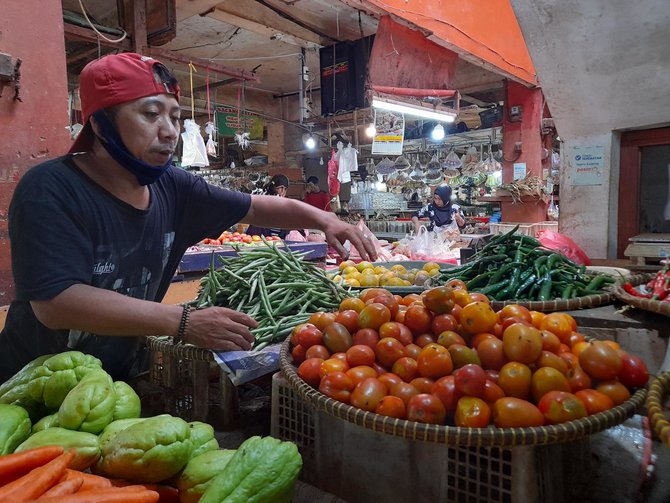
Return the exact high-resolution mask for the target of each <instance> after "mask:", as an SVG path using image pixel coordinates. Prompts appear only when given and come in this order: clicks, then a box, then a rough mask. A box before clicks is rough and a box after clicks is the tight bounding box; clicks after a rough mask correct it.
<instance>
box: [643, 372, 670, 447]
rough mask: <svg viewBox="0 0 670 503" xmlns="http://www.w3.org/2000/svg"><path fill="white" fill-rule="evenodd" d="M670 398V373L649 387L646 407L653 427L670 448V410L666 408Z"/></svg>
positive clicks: (664, 374) (665, 373)
mask: <svg viewBox="0 0 670 503" xmlns="http://www.w3.org/2000/svg"><path fill="white" fill-rule="evenodd" d="M669 397H670V372H664V373H662V374H661V375H659V376H658V377H656V378H655V379H654V380H653V381H652V382H651V384H650V385H649V394H648V395H647V404H646V405H647V415H648V416H649V420H650V422H651V427H652V428H653V430H654V431H655V432H656V435H658V437H659V438H660V439H661V441H662V442H663V443H664V444H665V445H667V446H668V447H670V421H669V419H670V409H669V408H668V407H665V403H666V401H667V400H668V398H669ZM664 410H665V412H664Z"/></svg>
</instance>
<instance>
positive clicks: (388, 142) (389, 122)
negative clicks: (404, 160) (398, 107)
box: [372, 110, 405, 155]
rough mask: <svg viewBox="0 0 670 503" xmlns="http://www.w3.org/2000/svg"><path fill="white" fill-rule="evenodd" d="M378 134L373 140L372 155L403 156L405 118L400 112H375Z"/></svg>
mask: <svg viewBox="0 0 670 503" xmlns="http://www.w3.org/2000/svg"><path fill="white" fill-rule="evenodd" d="M375 129H376V133H375V136H374V138H373V139H372V153H373V154H381V155H400V154H402V144H403V140H404V139H405V116H404V115H403V114H401V113H398V112H387V111H381V110H375Z"/></svg>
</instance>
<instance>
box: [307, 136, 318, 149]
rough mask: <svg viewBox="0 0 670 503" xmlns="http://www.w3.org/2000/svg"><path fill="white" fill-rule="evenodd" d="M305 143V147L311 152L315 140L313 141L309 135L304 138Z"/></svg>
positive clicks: (312, 137)
mask: <svg viewBox="0 0 670 503" xmlns="http://www.w3.org/2000/svg"><path fill="white" fill-rule="evenodd" d="M304 141H305V147H306V148H307V149H309V150H313V149H314V147H316V140H315V139H314V136H312V134H311V133H310V134H309V136H307V135H306V136H305V138H304Z"/></svg>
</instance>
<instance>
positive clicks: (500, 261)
mask: <svg viewBox="0 0 670 503" xmlns="http://www.w3.org/2000/svg"><path fill="white" fill-rule="evenodd" d="M517 229H518V226H516V227H515V228H514V229H512V230H511V231H509V232H508V233H506V234H500V235H497V236H495V237H494V238H493V239H491V241H490V242H489V243H488V244H487V245H486V246H484V248H482V249H481V250H480V251H479V252H478V253H476V254H475V255H474V256H473V257H472V259H471V260H470V262H468V263H467V264H465V265H463V266H461V267H455V268H451V269H446V270H445V271H443V272H442V274H441V275H440V276H439V279H438V283H440V284H444V283H446V282H447V281H449V280H451V279H460V280H462V281H464V282H465V284H466V285H467V287H468V290H470V291H474V292H481V293H483V294H485V295H487V296H489V297H490V298H492V299H494V300H498V301H503V300H530V301H536V300H540V301H544V300H554V299H573V298H575V297H583V296H586V295H596V294H602V293H604V292H603V290H602V288H603V287H605V286H607V285H608V284H610V283H613V282H614V278H612V277H611V276H609V275H606V274H587V273H586V266H579V265H577V264H575V263H574V262H573V261H571V260H570V259H568V258H567V257H566V256H565V255H562V254H561V253H557V252H555V251H552V250H549V249H546V248H544V247H543V246H542V243H540V242H539V241H538V240H537V239H535V238H533V237H530V236H522V235H517V234H515V232H516V230H517Z"/></svg>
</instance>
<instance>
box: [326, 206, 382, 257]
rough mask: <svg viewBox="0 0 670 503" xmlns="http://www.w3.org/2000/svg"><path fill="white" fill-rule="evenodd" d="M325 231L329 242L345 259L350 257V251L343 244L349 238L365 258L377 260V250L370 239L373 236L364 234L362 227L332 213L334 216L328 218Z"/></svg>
mask: <svg viewBox="0 0 670 503" xmlns="http://www.w3.org/2000/svg"><path fill="white" fill-rule="evenodd" d="M323 231H324V232H325V233H326V241H327V242H328V244H329V245H330V246H332V247H333V248H335V250H337V253H338V254H339V255H340V257H342V258H343V259H344V260H346V259H348V258H349V253H347V250H346V249H345V248H344V246H343V245H344V242H345V241H347V240H349V242H350V243H351V244H352V246H354V247H355V248H356V250H358V253H359V254H360V256H361V258H362V259H363V260H369V261H371V262H374V261H375V260H377V250H375V247H374V245H373V244H372V240H371V239H370V238H371V237H372V236H368V235H367V234H363V233H362V232H361V231H360V229H358V228H357V227H355V226H353V225H351V224H348V223H346V222H343V221H342V220H340V219H339V218H337V216H335V215H332V218H329V219H328V222H327V223H326V225H324V226H323Z"/></svg>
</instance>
